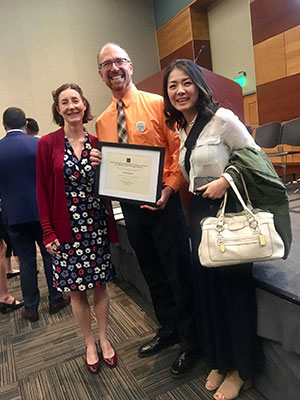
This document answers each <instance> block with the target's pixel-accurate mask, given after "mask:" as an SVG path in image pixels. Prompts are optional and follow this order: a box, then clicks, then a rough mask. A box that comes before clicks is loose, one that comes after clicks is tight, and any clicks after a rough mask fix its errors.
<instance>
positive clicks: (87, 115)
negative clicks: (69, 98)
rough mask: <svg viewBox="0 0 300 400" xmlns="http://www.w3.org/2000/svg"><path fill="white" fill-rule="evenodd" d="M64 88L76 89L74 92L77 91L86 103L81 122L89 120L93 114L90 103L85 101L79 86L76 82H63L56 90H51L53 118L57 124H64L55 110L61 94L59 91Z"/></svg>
mask: <svg viewBox="0 0 300 400" xmlns="http://www.w3.org/2000/svg"><path fill="white" fill-rule="evenodd" d="M66 89H73V90H76V92H78V93H79V95H80V97H81V99H82V101H83V102H84V103H85V105H86V110H85V112H84V115H83V120H82V122H83V123H84V124H86V123H87V122H88V121H91V120H92V119H93V118H94V116H93V115H92V114H91V109H90V104H89V102H88V101H87V99H86V98H85V97H84V95H83V92H82V89H81V87H80V86H78V85H77V84H76V83H64V84H63V85H61V86H60V87H59V88H57V89H56V90H53V92H52V96H53V104H52V114H53V120H54V121H55V122H56V123H57V125H59V126H64V119H63V117H62V116H61V115H60V114H59V112H58V111H57V106H58V98H59V95H60V94H61V92H63V91H64V90H66Z"/></svg>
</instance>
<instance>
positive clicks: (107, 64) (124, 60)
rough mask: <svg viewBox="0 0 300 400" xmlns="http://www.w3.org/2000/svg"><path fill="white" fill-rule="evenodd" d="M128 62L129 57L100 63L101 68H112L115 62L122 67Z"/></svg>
mask: <svg viewBox="0 0 300 400" xmlns="http://www.w3.org/2000/svg"><path fill="white" fill-rule="evenodd" d="M127 62H130V61H129V60H128V59H127V58H115V59H114V60H109V61H104V62H103V63H101V64H99V69H111V67H112V65H113V64H115V66H116V67H121V66H122V65H123V64H125V63H127Z"/></svg>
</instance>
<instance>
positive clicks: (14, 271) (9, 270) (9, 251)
mask: <svg viewBox="0 0 300 400" xmlns="http://www.w3.org/2000/svg"><path fill="white" fill-rule="evenodd" d="M0 231H1V232H2V239H3V240H4V242H5V245H6V252H5V257H4V259H3V263H4V265H5V269H6V277H7V279H11V278H14V277H15V276H18V275H20V262H19V259H18V257H17V255H16V251H15V250H13V248H12V244H11V240H10V238H9V235H8V232H7V230H6V228H5V225H4V224H3V222H2V208H1V199H0ZM13 254H14V257H15V261H16V263H17V265H18V267H19V268H13V266H12V262H11V257H12V255H13Z"/></svg>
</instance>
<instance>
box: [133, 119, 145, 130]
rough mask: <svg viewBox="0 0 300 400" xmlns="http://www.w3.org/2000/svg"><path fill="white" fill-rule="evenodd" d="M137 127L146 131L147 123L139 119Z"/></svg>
mask: <svg viewBox="0 0 300 400" xmlns="http://www.w3.org/2000/svg"><path fill="white" fill-rule="evenodd" d="M135 128H136V130H137V131H138V132H144V130H145V129H146V124H145V122H144V121H138V122H137V123H136V125H135Z"/></svg>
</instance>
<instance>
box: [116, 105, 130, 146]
mask: <svg viewBox="0 0 300 400" xmlns="http://www.w3.org/2000/svg"><path fill="white" fill-rule="evenodd" d="M117 109H118V117H117V133H118V141H119V143H128V137H127V128H126V116H125V113H124V110H123V101H122V100H118V102H117Z"/></svg>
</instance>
